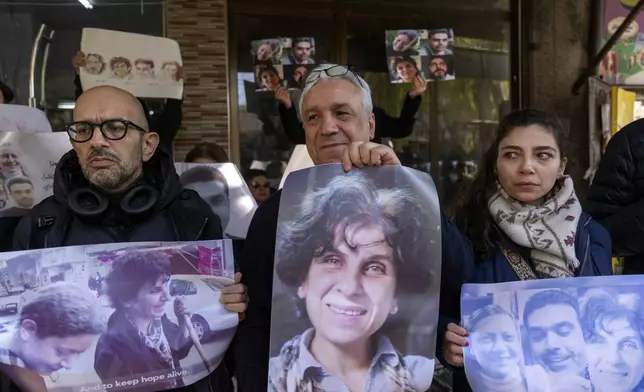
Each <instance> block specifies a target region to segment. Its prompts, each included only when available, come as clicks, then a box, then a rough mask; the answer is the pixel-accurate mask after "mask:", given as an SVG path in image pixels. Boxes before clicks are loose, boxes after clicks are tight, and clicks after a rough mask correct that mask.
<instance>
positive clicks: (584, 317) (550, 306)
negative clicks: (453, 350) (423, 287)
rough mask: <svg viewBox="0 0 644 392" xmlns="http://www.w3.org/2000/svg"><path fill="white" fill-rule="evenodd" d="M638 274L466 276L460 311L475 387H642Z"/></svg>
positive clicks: (557, 391)
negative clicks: (476, 280)
mask: <svg viewBox="0 0 644 392" xmlns="http://www.w3.org/2000/svg"><path fill="white" fill-rule="evenodd" d="M643 309H644V281H643V279H642V276H641V275H624V276H602V277H578V278H566V279H539V280H530V281H520V282H511V283H498V284H481V285H473V284H468V285H464V286H463V290H462V294H461V318H462V322H463V327H464V328H465V329H466V330H467V331H468V333H469V337H468V338H467V340H468V342H469V345H468V346H467V347H465V348H464V359H465V372H466V374H467V378H468V381H469V384H470V386H471V387H472V390H473V392H493V391H497V390H498V387H499V386H503V387H504V389H507V390H512V391H515V390H526V391H538V392H567V391H594V392H637V391H641V390H642V387H644V336H643V330H642V320H643V318H642V316H643V314H644V313H643Z"/></svg>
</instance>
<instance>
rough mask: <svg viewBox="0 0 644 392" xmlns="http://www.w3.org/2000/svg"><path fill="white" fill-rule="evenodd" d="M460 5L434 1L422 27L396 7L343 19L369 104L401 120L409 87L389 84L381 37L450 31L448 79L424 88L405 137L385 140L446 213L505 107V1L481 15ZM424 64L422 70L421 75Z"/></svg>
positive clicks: (507, 26)
mask: <svg viewBox="0 0 644 392" xmlns="http://www.w3.org/2000/svg"><path fill="white" fill-rule="evenodd" d="M430 3H431V2H430ZM466 3H471V1H470V2H468V1H465V0H457V1H454V2H451V3H450V4H445V2H441V8H440V10H439V12H437V13H434V14H428V15H422V18H421V20H418V19H415V18H414V17H412V18H405V19H402V18H400V17H397V16H396V15H395V14H396V13H398V12H405V11H407V8H403V9H402V10H399V11H392V15H390V16H386V17H385V16H382V15H380V16H379V15H377V14H373V15H365V13H364V12H362V14H361V15H357V16H349V18H348V22H347V27H348V30H347V36H348V45H347V47H348V52H347V59H348V63H349V64H351V65H354V66H355V67H356V68H357V69H358V70H359V71H361V72H362V74H363V76H364V77H365V79H366V80H367V82H368V83H369V85H370V86H371V88H372V93H373V101H374V105H375V106H378V107H380V108H382V109H384V110H385V111H386V112H387V114H388V115H390V116H395V117H398V116H400V114H401V110H402V108H403V104H404V102H405V97H406V95H407V94H408V92H409V90H410V88H411V84H393V83H391V82H390V81H389V79H390V75H389V72H390V70H389V68H388V59H387V57H386V56H387V54H386V53H387V49H386V47H385V31H387V30H403V29H409V30H420V29H430V30H431V29H439V28H447V29H452V30H453V34H454V39H453V43H452V51H453V53H454V56H453V63H454V76H455V78H454V80H443V81H438V82H429V83H428V87H427V91H426V92H425V93H424V94H423V96H422V104H421V106H420V109H419V110H418V113H417V115H416V122H415V124H414V127H413V132H412V134H411V136H409V137H407V138H402V139H390V140H385V141H384V142H385V143H390V145H391V146H392V147H393V148H394V149H395V150H396V153H397V154H398V156H399V157H400V159H401V161H402V163H403V164H404V165H406V166H410V167H413V168H415V169H418V170H423V171H427V172H430V173H431V174H432V177H433V179H434V181H435V182H436V186H437V187H438V190H439V195H440V197H441V201H442V205H443V206H444V207H445V208H449V207H450V206H451V203H452V202H453V201H455V200H456V199H457V198H455V197H453V196H454V195H455V194H457V192H458V191H459V189H461V187H462V186H463V185H465V184H467V183H468V181H469V180H470V179H471V178H472V177H473V174H474V173H475V171H476V162H477V161H478V160H479V158H481V157H482V155H483V152H484V151H485V150H486V149H487V147H488V146H489V143H490V142H491V141H492V135H494V133H495V130H496V126H497V124H498V121H499V119H500V117H502V115H503V114H505V112H507V111H509V107H510V82H509V81H510V53H509V47H510V13H509V11H508V4H507V3H508V2H507V1H505V2H487V3H488V5H487V9H486V8H483V7H480V8H478V10H477V11H472V8H468V7H467V4H466ZM482 3H485V2H478V3H477V4H478V5H482ZM429 7H431V4H430V5H429ZM419 8H422V7H419ZM418 12H419V13H422V10H421V9H419V10H418ZM459 14H460V15H461V17H460V18H459V17H457V16H458V15H459ZM350 15H351V14H350ZM425 16H427V18H425ZM416 18H418V17H416ZM423 61H424V60H421V62H420V64H421V71H423V72H424V73H428V72H429V69H428V65H425V64H424V63H423ZM425 76H427V75H425Z"/></svg>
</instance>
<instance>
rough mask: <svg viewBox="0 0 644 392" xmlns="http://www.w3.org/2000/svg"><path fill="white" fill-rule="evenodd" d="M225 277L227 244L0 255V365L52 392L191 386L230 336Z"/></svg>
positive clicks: (229, 271) (215, 361) (230, 267)
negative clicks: (223, 292) (18, 371)
mask: <svg viewBox="0 0 644 392" xmlns="http://www.w3.org/2000/svg"><path fill="white" fill-rule="evenodd" d="M233 274H234V261H233V249H232V241H231V240H221V241H203V242H197V243H174V244H161V243H128V244H122V243H121V244H107V245H90V246H75V247H65V248H50V249H40V250H30V251H22V252H6V253H0V311H1V314H0V363H3V364H5V365H11V366H13V367H21V368H26V369H29V370H31V371H32V374H31V375H29V376H30V377H34V378H41V377H42V381H44V383H45V385H46V387H47V390H48V391H50V392H68V391H108V392H109V391H126V390H135V391H137V392H152V391H161V390H165V389H175V388H179V387H182V386H187V385H190V384H193V383H195V382H196V381H199V380H201V379H203V378H204V377H207V376H208V375H209V374H210V373H211V372H212V371H213V370H214V369H215V368H217V366H218V365H219V363H220V362H221V361H222V359H223V357H224V353H225V352H226V349H227V348H228V345H229V344H230V342H231V340H232V338H233V336H234V334H235V331H236V328H237V323H238V315H237V314H236V313H231V312H229V311H227V310H226V309H225V308H224V305H223V304H222V303H220V301H219V299H220V295H221V289H222V288H223V287H225V286H228V285H231V284H233V283H234V281H233ZM21 378H22V379H23V380H24V379H25V378H27V374H26V373H25V371H24V370H23V371H22V375H21ZM37 381H40V380H36V379H34V382H37Z"/></svg>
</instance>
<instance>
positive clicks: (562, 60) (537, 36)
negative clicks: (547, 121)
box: [524, 0, 592, 198]
mask: <svg viewBox="0 0 644 392" xmlns="http://www.w3.org/2000/svg"><path fill="white" fill-rule="evenodd" d="M524 2H525V3H528V1H525V0H524ZM529 3H531V5H532V7H533V8H532V9H531V10H530V11H529V12H530V13H529V14H528V15H530V21H529V22H530V26H529V28H530V30H529V34H530V39H529V40H530V41H531V42H530V47H531V49H530V52H529V68H530V69H529V78H528V80H527V83H528V89H529V91H530V97H529V100H530V102H529V106H531V107H532V108H535V109H542V110H546V111H548V112H551V113H554V114H556V115H558V116H559V117H560V118H561V119H562V120H563V121H564V124H565V125H567V126H568V128H569V136H568V141H569V145H568V147H569V148H568V155H569V162H568V172H569V173H570V174H571V175H572V176H573V178H574V180H575V188H576V190H577V193H578V195H579V196H580V197H581V198H583V197H584V195H585V193H586V189H587V188H588V182H587V181H585V180H583V175H584V172H585V171H586V169H587V167H588V94H587V87H588V86H587V85H586V86H585V87H584V88H583V89H582V90H581V94H579V95H577V96H574V95H573V94H572V85H573V83H574V82H575V80H576V79H577V77H579V75H580V74H581V72H582V71H583V70H584V69H585V68H586V67H587V65H588V56H589V53H588V49H589V47H590V45H589V41H590V39H589V36H590V32H591V9H592V7H589V5H588V2H587V1H576V0H535V1H531V2H529Z"/></svg>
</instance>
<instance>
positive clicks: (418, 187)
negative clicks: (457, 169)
mask: <svg viewBox="0 0 644 392" xmlns="http://www.w3.org/2000/svg"><path fill="white" fill-rule="evenodd" d="M439 212H440V208H439V204H438V197H437V194H436V189H435V187H434V184H433V182H432V180H431V178H430V177H429V175H427V174H426V173H421V172H419V171H415V170H412V169H409V168H406V167H402V166H386V167H380V168H369V169H364V170H352V171H351V172H349V173H345V172H344V169H343V168H342V165H340V164H330V165H320V166H315V167H312V168H309V169H304V170H300V171H297V172H293V173H291V174H290V175H289V176H288V178H287V180H286V183H285V184H284V188H283V189H282V198H281V202H280V209H279V220H278V226H277V227H278V233H277V241H276V244H275V269H274V275H273V276H274V278H273V305H272V317H271V359H270V364H269V390H271V391H279V392H296V391H303V390H316V391H338V390H342V389H346V387H345V385H361V386H365V387H362V388H363V389H365V390H378V391H383V392H394V391H401V390H404V391H427V390H429V387H430V385H431V382H432V378H433V374H434V362H435V356H434V349H435V345H436V325H437V322H438V306H439V304H438V300H439V290H440V278H441V272H440V271H441V233H440V215H439ZM338 361H339V362H338ZM334 369H361V370H360V371H359V372H355V373H351V374H340V372H336V371H334ZM362 369H370V370H369V371H362Z"/></svg>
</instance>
